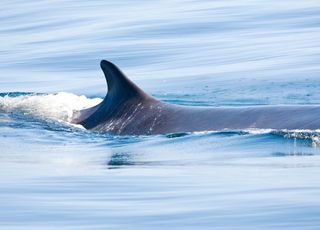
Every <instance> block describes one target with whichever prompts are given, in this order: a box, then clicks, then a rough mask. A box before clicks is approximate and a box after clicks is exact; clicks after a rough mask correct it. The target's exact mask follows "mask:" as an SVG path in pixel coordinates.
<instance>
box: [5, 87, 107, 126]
mask: <svg viewBox="0 0 320 230" xmlns="http://www.w3.org/2000/svg"><path fill="white" fill-rule="evenodd" d="M101 101H102V99H101V98H93V99H91V98H87V97H86V96H78V95H75V94H72V93H65V92H59V93H56V94H25V93H20V94H17V93H15V94H12V93H8V94H6V95H4V94H2V95H1V96H0V112H4V113H14V112H18V113H22V114H24V115H31V116H36V117H41V118H44V119H52V120H57V121H61V122H70V121H71V119H72V115H73V111H74V110H81V109H84V108H88V107H91V106H94V105H96V104H98V103H100V102H101Z"/></svg>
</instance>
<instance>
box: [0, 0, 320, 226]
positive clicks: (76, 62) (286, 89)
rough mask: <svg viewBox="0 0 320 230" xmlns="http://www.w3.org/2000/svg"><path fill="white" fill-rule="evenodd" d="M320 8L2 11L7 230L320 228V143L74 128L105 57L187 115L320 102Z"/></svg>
mask: <svg viewBox="0 0 320 230" xmlns="http://www.w3.org/2000/svg"><path fill="white" fill-rule="evenodd" d="M319 37H320V2H319V1H318V0H314V1H313V0H306V1H297V0H293V1H275V0H270V1H258V0H238V1H233V0H232V1H206V0H203V1H192V0H179V1H178V0H170V1H166V0H164V1H146V0H134V1H100V0H92V1H76V0H70V1H60V0H54V1H45V0H44V1H25V0H23V1H20V0H15V1H9V0H3V1H1V9H0V69H1V72H0V79H1V82H0V229H4V230H12V229H18V230H22V229H23V230H25V229H33V230H34V229H41V230H42V229H119V230H120V229H122V230H123V229H146V230H147V229H197V230H198V229H210V230H212V229H219V230H222V229H228V230H229V229H245V230H248V229H303V230H306V229H319V226H320V132H318V131H308V130H293V131H286V130H242V131H225V132H210V131H208V132H199V133H179V134H168V135H153V136H115V135H111V134H108V133H95V132H90V131H87V130H85V129H83V128H82V127H81V126H75V125H72V124H70V123H69V122H70V119H71V117H72V111H73V110H77V109H82V108H86V107H89V106H93V105H95V104H97V103H99V102H100V101H101V100H102V98H103V97H104V95H105V94H106V84H105V80H104V77H103V74H102V72H101V70H100V69H99V61H100V60H101V59H107V60H109V61H112V62H114V63H116V64H117V65H118V66H119V67H120V68H121V69H122V70H123V71H124V72H125V73H126V74H127V75H128V76H129V77H130V78H131V79H132V80H133V81H134V82H136V83H137V84H138V85H139V86H140V87H141V88H143V89H144V90H145V91H146V92H148V93H149V94H151V95H153V96H154V97H157V98H159V99H161V100H163V101H166V102H170V103H173V104H181V105H189V106H229V105H232V106H247V105H278V104H320V96H319V92H320V63H319V61H320V39H319Z"/></svg>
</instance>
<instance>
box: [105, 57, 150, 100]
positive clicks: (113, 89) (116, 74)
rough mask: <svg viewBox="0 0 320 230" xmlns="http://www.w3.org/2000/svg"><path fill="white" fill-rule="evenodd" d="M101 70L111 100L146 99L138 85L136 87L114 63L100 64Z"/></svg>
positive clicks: (147, 96)
mask: <svg viewBox="0 0 320 230" xmlns="http://www.w3.org/2000/svg"><path fill="white" fill-rule="evenodd" d="M100 66H101V69H102V71H103V73H104V75H105V78H106V81H107V85H108V93H107V96H106V97H108V99H109V100H110V99H111V98H112V100H116V101H117V100H121V99H122V100H123V99H129V98H132V97H140V98H143V97H146V98H149V97H150V96H149V95H147V94H146V93H145V92H143V90H141V89H140V88H139V87H138V86H137V85H135V84H134V83H133V82H132V81H131V80H130V79H129V78H127V76H126V75H125V74H124V73H123V72H122V71H121V70H120V69H119V68H118V67H117V66H116V65H115V64H113V63H111V62H109V61H106V60H102V61H101V62H100Z"/></svg>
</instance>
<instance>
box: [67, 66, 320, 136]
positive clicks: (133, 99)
mask: <svg viewBox="0 0 320 230" xmlns="http://www.w3.org/2000/svg"><path fill="white" fill-rule="evenodd" d="M100 66H101V69H102V71H103V72H104V75H105V78H106V82H107V94H106V96H105V98H104V99H103V100H102V102H101V103H99V104H97V105H95V106H93V107H90V108H87V109H83V110H79V111H74V113H73V117H72V123H74V124H80V125H82V126H83V127H84V128H85V129H88V130H93V131H98V132H108V133H110V134H116V135H156V134H172V133H187V132H201V131H226V130H232V131H235V130H248V129H272V130H317V129H320V105H260V106H237V107H230V106H228V107H223V106H221V107H198V106H182V105H175V104H170V103H166V102H162V101H160V100H157V99H156V98H154V97H152V96H150V95H148V94H147V93H145V92H144V91H143V90H142V89H140V88H139V87H138V86H137V85H136V84H134V83H133V82H132V81H131V80H130V79H129V78H128V77H127V76H126V75H125V74H124V73H123V72H122V71H121V70H120V69H119V68H118V67H117V66H116V65H115V64H113V63H111V62H109V61H106V60H102V61H101V63H100Z"/></svg>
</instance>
